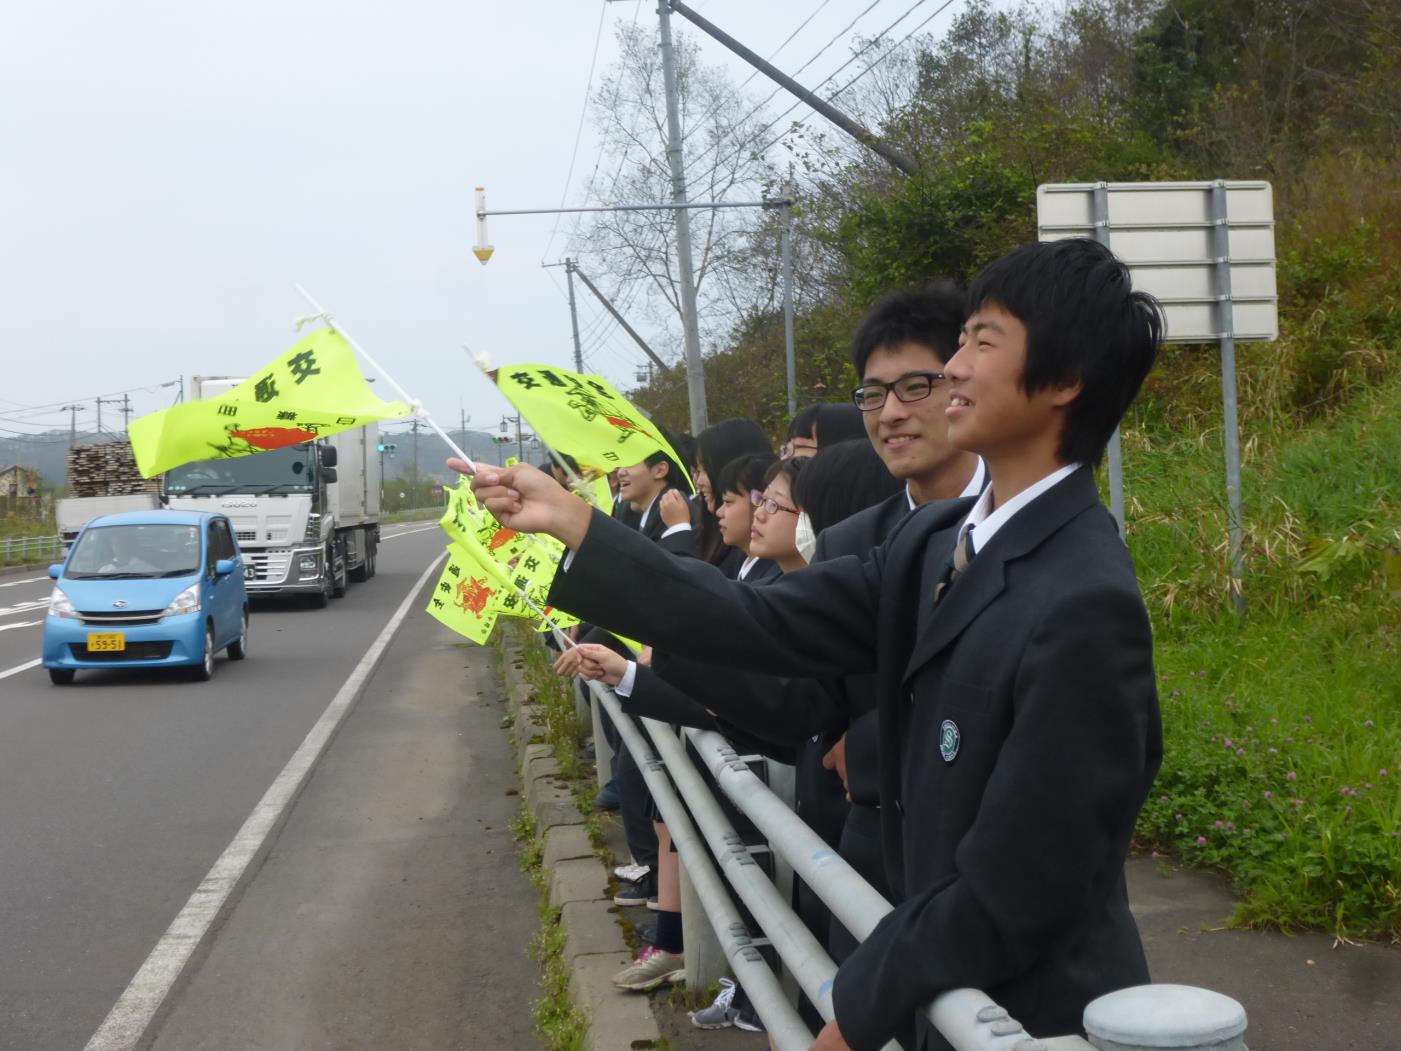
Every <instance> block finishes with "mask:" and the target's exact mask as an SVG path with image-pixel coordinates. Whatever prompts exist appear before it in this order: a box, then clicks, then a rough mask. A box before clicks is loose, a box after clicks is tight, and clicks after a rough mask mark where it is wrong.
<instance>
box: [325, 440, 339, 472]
mask: <svg viewBox="0 0 1401 1051" xmlns="http://www.w3.org/2000/svg"><path fill="white" fill-rule="evenodd" d="M339 460H340V455H339V454H338V453H337V452H336V447H335V446H334V445H327V446H323V447H322V449H321V466H322V467H334V466H336V464H337V463H338V462H339Z"/></svg>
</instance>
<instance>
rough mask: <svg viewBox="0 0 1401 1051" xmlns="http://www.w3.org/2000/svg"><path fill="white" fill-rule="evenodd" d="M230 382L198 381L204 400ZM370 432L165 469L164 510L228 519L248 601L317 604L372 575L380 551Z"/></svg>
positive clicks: (374, 432)
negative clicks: (290, 598)
mask: <svg viewBox="0 0 1401 1051" xmlns="http://www.w3.org/2000/svg"><path fill="white" fill-rule="evenodd" d="M239 382H241V381H240V380H238V379H235V378H233V377H218V378H201V377H196V379H195V381H194V383H195V387H194V390H193V391H192V393H194V392H198V394H197V396H201V397H211V396H214V395H216V394H222V393H224V391H225V390H228V389H230V388H231V387H233V386H236V385H237V384H238V383H239ZM377 449H378V427H377V426H376V425H375V424H370V425H368V426H366V427H361V428H356V429H355V430H349V431H342V432H340V433H338V434H334V435H331V436H330V437H328V438H321V439H318V440H316V441H311V442H302V443H300V444H297V445H291V446H287V447H286V448H282V449H272V450H269V451H267V452H263V453H259V454H257V455H255V456H240V457H234V458H228V459H216V460H202V461H199V462H197V463H191V464H185V465H183V466H181V467H177V468H175V469H173V470H171V471H169V472H167V473H166V476H165V491H166V501H167V503H168V505H169V506H170V507H172V508H184V509H189V510H206V511H217V512H218V513H220V514H223V515H227V516H228V518H229V520H230V521H231V522H232V523H233V528H234V531H235V535H236V537H237V539H238V545H239V547H240V549H241V550H242V551H243V555H244V579H245V582H246V584H247V588H248V591H249V593H250V594H251V595H298V594H301V595H307V596H309V597H311V599H312V601H313V602H314V604H316V605H320V606H324V605H326V604H327V603H328V602H329V600H330V599H331V598H333V597H339V596H341V595H344V594H345V591H346V588H347V586H348V583H349V582H350V581H351V580H368V579H369V578H370V577H372V576H373V575H374V572H375V553H376V550H377V549H378V546H379V510H380V499H379V497H380V461H379V455H378V452H377Z"/></svg>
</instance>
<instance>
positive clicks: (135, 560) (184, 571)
mask: <svg viewBox="0 0 1401 1051" xmlns="http://www.w3.org/2000/svg"><path fill="white" fill-rule="evenodd" d="M199 559H200V543H199V526H192V525H164V524H162V525H112V526H96V527H94V528H92V529H89V530H87V531H86V532H84V533H83V535H82V536H80V537H79V538H78V542H77V544H75V545H74V547H73V554H72V556H71V557H70V558H69V559H68V567H67V568H66V569H65V570H64V573H63V575H64V576H66V577H69V578H71V579H75V580H116V579H123V580H130V579H133V578H135V577H187V576H190V575H192V574H194V573H196V572H198V571H199V565H200V561H199Z"/></svg>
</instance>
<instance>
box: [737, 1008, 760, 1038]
mask: <svg viewBox="0 0 1401 1051" xmlns="http://www.w3.org/2000/svg"><path fill="white" fill-rule="evenodd" d="M735 1028H736V1029H743V1030H744V1031H745V1032H746V1033H762V1032H765V1029H764V1023H763V1022H761V1021H759V1016H758V1015H757V1014H755V1013H754V1008H752V1007H742V1008H740V1010H739V1011H738V1012H736V1014H735Z"/></svg>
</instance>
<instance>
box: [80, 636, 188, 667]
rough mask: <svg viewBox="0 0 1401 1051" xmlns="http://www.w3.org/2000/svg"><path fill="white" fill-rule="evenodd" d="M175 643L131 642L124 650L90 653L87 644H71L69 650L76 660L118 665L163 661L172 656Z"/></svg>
mask: <svg viewBox="0 0 1401 1051" xmlns="http://www.w3.org/2000/svg"><path fill="white" fill-rule="evenodd" d="M174 645H175V643H173V642H168V641H167V642H129V643H127V647H126V649H124V650H116V651H111V650H99V651H98V652H96V653H89V652H88V647H87V644H86V643H83V642H70V643H69V644H68V649H69V650H70V651H71V652H72V654H73V658H74V660H80V661H93V662H94V663H96V662H99V661H101V662H106V663H118V662H121V661H163V660H165V659H166V658H167V657H169V656H170V650H171V648H172V647H173V646H174Z"/></svg>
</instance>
